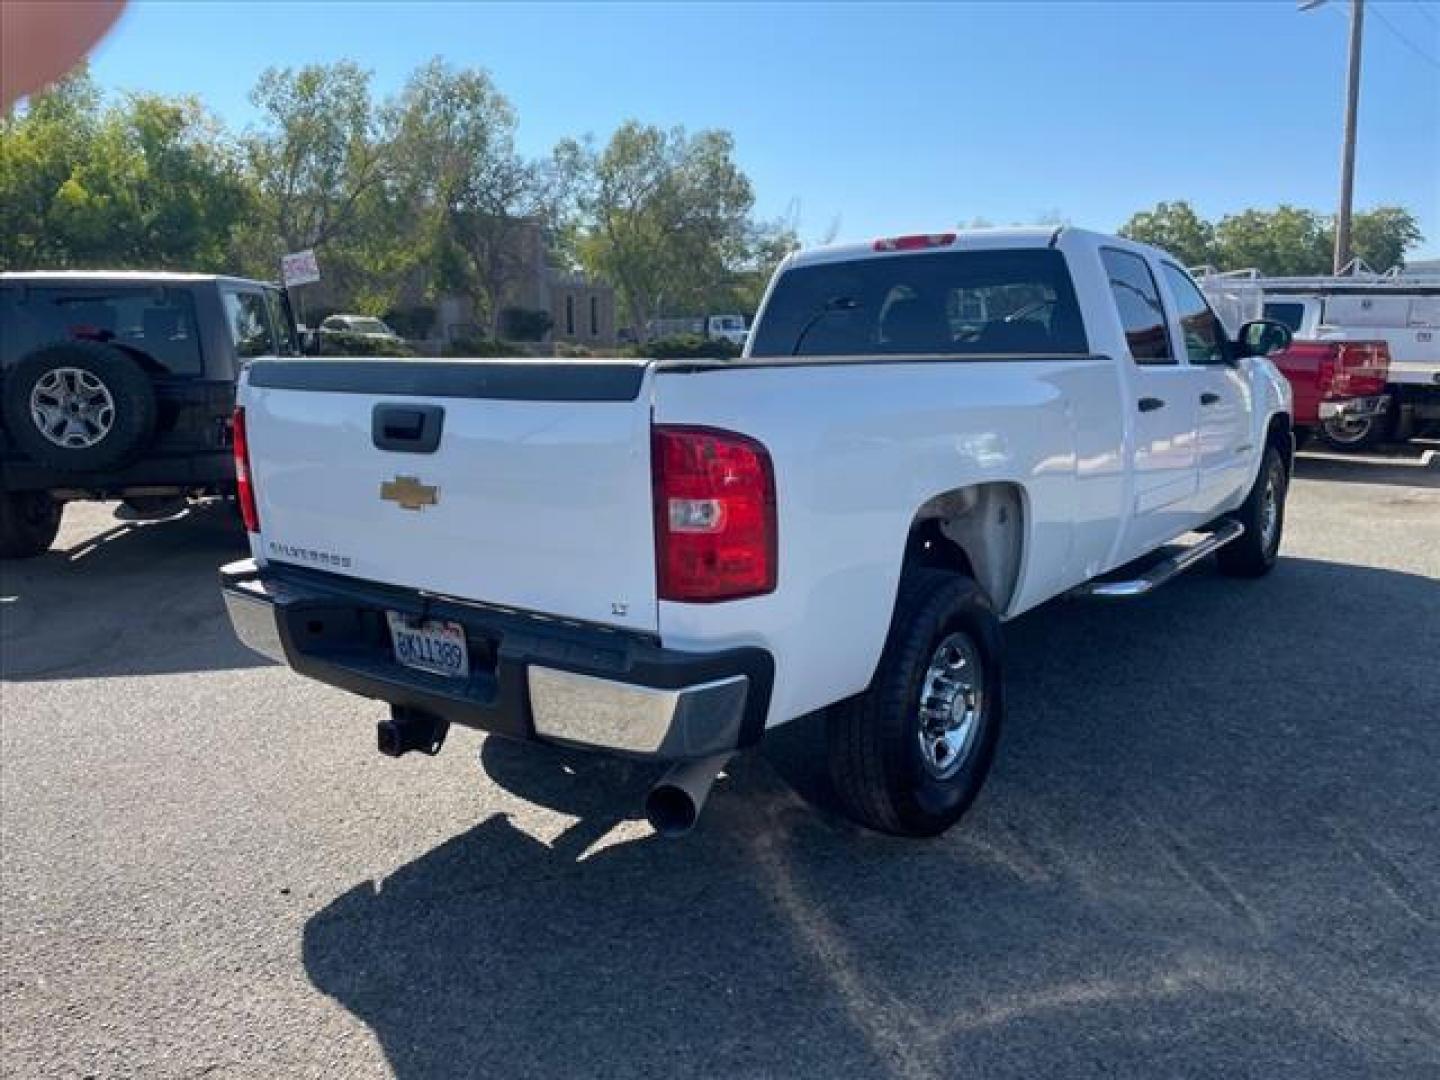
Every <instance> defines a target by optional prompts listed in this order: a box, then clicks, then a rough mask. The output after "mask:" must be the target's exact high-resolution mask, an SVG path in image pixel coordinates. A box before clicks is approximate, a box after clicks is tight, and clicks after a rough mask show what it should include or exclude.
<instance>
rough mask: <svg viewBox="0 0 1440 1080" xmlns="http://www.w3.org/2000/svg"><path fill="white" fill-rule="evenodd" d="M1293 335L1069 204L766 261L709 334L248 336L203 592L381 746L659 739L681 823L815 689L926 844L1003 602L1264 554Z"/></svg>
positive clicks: (1279, 473) (963, 745)
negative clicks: (348, 346) (471, 736)
mask: <svg viewBox="0 0 1440 1080" xmlns="http://www.w3.org/2000/svg"><path fill="white" fill-rule="evenodd" d="M1288 336H1289V335H1288V331H1286V330H1285V329H1284V328H1282V327H1277V326H1274V325H1272V324H1265V323H1263V322H1257V323H1254V324H1249V325H1246V326H1244V327H1242V328H1241V329H1240V332H1239V334H1238V336H1237V338H1236V339H1234V340H1232V339H1231V338H1230V337H1229V336H1227V334H1226V333H1225V331H1224V328H1223V327H1222V325H1221V323H1220V321H1219V319H1218V318H1217V317H1216V316H1215V315H1214V313H1213V312H1212V311H1211V309H1210V308H1209V306H1208V305H1207V303H1206V301H1205V299H1204V297H1203V296H1202V295H1201V293H1200V291H1199V290H1198V289H1197V288H1196V286H1195V284H1194V282H1193V281H1192V280H1191V279H1190V277H1189V276H1188V275H1187V274H1186V272H1185V271H1184V270H1183V269H1181V267H1180V266H1179V264H1178V263H1176V262H1175V261H1174V260H1173V259H1171V258H1170V257H1169V256H1168V255H1166V254H1165V253H1164V252H1161V251H1159V250H1156V249H1154V248H1150V247H1145V246H1142V245H1139V244H1135V243H1132V242H1130V241H1127V240H1123V239H1119V238H1116V237H1111V236H1104V235H1100V234H1096V233H1091V232H1086V231H1083V230H1079V229H1071V228H1064V229H1059V230H1053V231H1052V230H1043V231H1041V230H1000V231H980V232H966V233H959V234H957V233H940V234H926V235H917V236H903V237H895V238H887V239H883V240H878V241H875V242H873V243H865V244H858V245H852V246H842V247H831V248H820V249H816V250H812V251H804V252H801V253H798V254H796V255H792V256H791V257H790V258H788V259H786V260H785V262H784V263H783V264H782V265H781V266H780V268H779V269H778V270H777V272H776V274H775V276H774V278H773V279H772V281H771V283H770V286H769V289H768V292H767V295H766V297H765V299H764V302H763V304H762V307H761V310H760V314H759V316H758V320H757V323H756V325H755V327H754V332H753V333H752V335H751V337H750V339H749V341H748V343H747V347H746V350H745V353H744V354H743V356H742V357H740V358H739V359H737V360H733V361H686V362H667V363H659V362H655V361H646V360H592V361H579V362H577V361H562V360H520V361H500V360H461V361H456V360H446V361H419V360H408V361H404V362H394V361H383V360H319V361H307V362H303V363H297V362H294V361H291V360H287V359H274V360H270V359H262V360H258V361H256V362H254V363H252V364H251V365H250V366H249V368H248V370H247V371H246V372H245V374H244V375H243V376H242V379H241V387H240V393H239V409H238V412H237V415H236V422H235V432H236V442H235V446H236V454H237V459H238V460H237V468H238V476H239V482H240V499H241V505H242V509H243V511H244V514H245V517H246V521H247V526H248V528H249V531H250V542H251V549H252V554H253V557H252V558H251V559H248V560H244V561H241V562H238V563H233V564H231V565H229V566H226V567H224V568H222V570H221V582H222V588H223V592H224V596H225V600H226V603H227V606H228V609H229V613H230V618H231V620H232V622H233V624H234V627H235V629H236V631H237V633H238V635H239V637H240V638H241V640H243V641H244V642H246V643H247V644H249V645H250V646H251V647H252V648H254V649H256V650H257V651H259V652H261V653H264V654H266V655H268V656H271V657H273V658H276V659H278V660H281V661H283V662H285V663H288V664H289V665H291V666H292V667H293V668H294V669H295V670H296V671H298V672H300V673H301V674H304V675H307V676H310V677H312V678H315V679H319V680H321V681H323V682H327V683H330V684H332V685H335V686H339V687H342V688H344V689H347V690H351V691H353V692H355V693H357V694H361V695H365V696H367V697H371V698H375V699H378V700H380V701H383V702H386V703H388V704H389V705H390V711H389V716H388V718H386V719H383V720H381V721H380V723H379V725H378V732H379V744H380V749H381V750H383V751H385V752H387V753H390V754H399V753H403V752H405V751H407V750H422V751H426V752H435V751H436V750H438V749H439V747H440V744H441V743H442V742H443V740H444V738H445V735H446V731H447V729H448V726H449V725H450V724H452V723H459V724H462V725H467V726H471V727H475V728H479V729H482V730H484V731H487V732H491V733H494V734H497V735H502V736H508V737H512V738H517V739H525V740H538V741H541V742H549V743H555V744H563V745H566V746H571V747H582V748H586V749H590V750H595V751H602V752H611V753H619V754H626V755H632V756H636V757H641V758H648V759H652V760H659V761H665V762H668V763H671V765H672V768H671V770H670V771H669V773H667V775H666V777H665V779H663V780H662V781H661V782H660V783H658V784H657V785H656V786H655V788H654V789H653V790H652V791H651V794H650V797H649V799H648V801H647V812H648V814H649V817H650V819H651V821H652V822H653V823H654V824H655V825H656V828H657V829H658V830H659V831H661V832H665V833H671V832H681V831H684V830H685V829H686V828H688V827H689V826H690V825H691V824H692V823H693V822H694V820H695V816H696V814H697V813H698V811H699V807H700V805H701V803H702V802H703V800H704V797H705V793H706V792H707V790H708V789H709V786H710V782H711V781H712V780H713V778H714V776H715V774H716V772H717V771H718V770H719V769H720V768H722V767H723V764H724V762H725V761H726V760H728V758H729V756H730V755H732V754H734V753H735V752H736V751H738V750H741V749H744V748H746V747H750V746H753V745H754V744H755V743H757V742H758V741H760V740H761V739H762V737H763V736H764V734H765V732H766V731H768V730H770V729H772V728H774V727H776V726H777V725H780V724H784V723H786V722H788V721H791V720H793V719H795V718H797V717H800V716H804V715H807V714H814V713H817V712H822V711H823V712H824V714H825V724H826V727H827V729H828V751H827V753H828V757H829V761H830V766H831V772H832V775H833V777H834V779H835V785H836V789H837V791H838V793H839V795H840V798H841V799H842V801H843V803H844V805H845V807H846V808H847V810H848V812H849V813H851V814H852V815H853V816H854V817H855V818H856V819H857V820H858V821H860V822H862V823H864V824H865V825H868V826H870V827H872V828H876V829H880V830H884V831H888V832H892V833H897V834H903V835H932V834H935V833H938V832H940V831H942V830H944V829H945V828H947V827H949V826H950V825H951V824H952V823H953V822H954V821H956V820H957V819H958V818H959V817H960V816H961V814H962V813H963V812H964V810H965V809H966V808H967V807H968V806H969V804H970V802H971V800H972V799H973V798H974V797H975V795H976V793H977V792H978V791H979V789H980V785H981V783H982V781H983V779H984V777H985V775H986V773H987V771H988V769H989V767H990V763H991V760H992V757H993V754H994V752H995V747H996V740H997V737H998V735H999V730H1000V725H1001V719H1002V713H1003V710H1004V688H1003V682H1002V644H1001V633H1000V629H1001V624H1002V623H1003V622H1005V621H1006V620H1009V619H1013V618H1015V617H1016V616H1019V615H1021V614H1023V613H1025V612H1027V611H1030V610H1032V609H1034V608H1035V607H1036V606H1037V605H1039V604H1042V603H1044V602H1046V601H1048V600H1052V599H1054V598H1057V597H1061V596H1063V595H1065V594H1071V593H1079V594H1089V595H1092V596H1095V597H1100V598H1104V597H1135V596H1143V595H1144V594H1146V593H1147V592H1149V591H1150V590H1151V589H1152V588H1154V587H1155V586H1156V585H1158V584H1159V583H1161V582H1163V581H1164V580H1166V579H1167V578H1168V577H1170V576H1172V575H1173V574H1175V573H1176V572H1178V571H1179V570H1181V569H1183V568H1184V567H1186V566H1188V565H1190V564H1192V563H1194V562H1195V561H1197V560H1198V559H1200V558H1202V557H1203V556H1206V555H1208V554H1209V553H1211V552H1215V554H1216V558H1217V559H1218V562H1219V566H1220V569H1221V570H1222V571H1225V572H1226V573H1229V574H1233V575H1238V576H1242V577H1252V576H1258V575H1261V574H1264V573H1266V572H1267V571H1269V570H1270V569H1271V567H1272V565H1273V564H1274V562H1275V559H1276V553H1277V549H1278V547H1279V544H1280V536H1281V530H1282V526H1283V520H1284V506H1285V493H1286V489H1287V485H1288V476H1289V465H1290V460H1291V454H1292V449H1293V446H1292V433H1291V422H1292V419H1291V398H1290V390H1289V387H1288V384H1287V383H1286V381H1285V379H1284V378H1283V376H1281V375H1280V373H1279V372H1278V371H1277V370H1276V369H1275V367H1274V365H1273V364H1272V363H1271V362H1270V361H1269V360H1268V359H1267V358H1266V356H1265V355H1263V353H1264V351H1265V349H1267V348H1276V347H1283V346H1284V345H1285V344H1286V343H1287V342H1288ZM1262 343H1264V344H1262ZM1177 541H1178V543H1177ZM1137 560H1144V561H1143V564H1142V565H1139V566H1138V567H1137V566H1136V563H1137Z"/></svg>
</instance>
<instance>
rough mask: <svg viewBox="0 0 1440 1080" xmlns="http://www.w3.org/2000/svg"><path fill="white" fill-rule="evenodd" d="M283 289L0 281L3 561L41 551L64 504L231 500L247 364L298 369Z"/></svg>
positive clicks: (172, 504) (213, 280)
mask: <svg viewBox="0 0 1440 1080" xmlns="http://www.w3.org/2000/svg"><path fill="white" fill-rule="evenodd" d="M300 352H301V343H300V339H299V338H298V336H297V334H296V331H295V325H294V322H293V320H292V319H291V315H290V307H289V303H288V301H287V299H286V296H285V294H284V292H283V291H282V290H280V289H279V288H277V287H275V286H273V285H269V284H266V283H264V282H260V281H251V280H248V279H246V278H236V277H224V276H217V275H214V274H181V273H167V272H153V273H152V272H140V271H115V272H100V271H56V272H25V273H6V274H0V558H29V557H32V556H36V555H40V554H42V553H43V552H44V551H46V550H47V549H48V548H49V547H50V544H51V543H52V541H53V540H54V539H55V536H56V533H57V532H58V530H59V528H60V518H61V515H62V513H63V509H64V506H65V504H66V503H67V502H73V501H76V500H81V499H122V500H125V502H126V504H127V509H128V510H130V511H131V512H133V514H134V515H135V516H168V515H170V514H173V513H175V512H176V510H178V509H180V508H182V507H183V506H184V504H185V501H186V500H187V499H189V498H193V497H208V496H215V495H226V494H229V493H232V492H233V491H234V481H235V465H234V456H233V454H232V452H231V447H230V418H231V414H232V413H233V411H234V408H235V379H236V375H237V374H238V372H239V370H240V368H241V367H242V366H243V365H244V364H245V363H246V362H247V361H248V360H249V358H251V357H254V356H259V355H272V356H273V355H277V354H278V355H281V356H298V355H299V354H300Z"/></svg>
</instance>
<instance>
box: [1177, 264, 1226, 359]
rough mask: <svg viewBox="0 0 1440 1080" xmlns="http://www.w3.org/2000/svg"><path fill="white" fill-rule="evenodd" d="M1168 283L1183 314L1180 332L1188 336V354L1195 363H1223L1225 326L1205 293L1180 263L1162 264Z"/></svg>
mask: <svg viewBox="0 0 1440 1080" xmlns="http://www.w3.org/2000/svg"><path fill="white" fill-rule="evenodd" d="M1161 266H1162V268H1163V270H1164V273H1165V283H1166V284H1167V285H1169V286H1170V291H1171V292H1172V293H1173V294H1174V295H1175V306H1176V313H1177V314H1178V315H1179V316H1180V333H1181V334H1182V335H1183V336H1184V339H1185V355H1186V356H1187V357H1189V359H1190V363H1192V364H1220V363H1224V361H1225V355H1226V342H1227V340H1228V339H1227V337H1226V335H1225V326H1224V324H1223V323H1221V321H1220V317H1219V316H1218V315H1216V314H1215V312H1213V311H1211V310H1210V305H1209V304H1208V303H1206V302H1205V294H1204V293H1202V292H1201V291H1200V288H1199V286H1197V285H1196V284H1195V282H1194V281H1192V280H1191V279H1190V275H1189V274H1187V273H1185V271H1184V270H1181V269H1180V268H1179V267H1178V266H1174V265H1172V264H1170V263H1162V264H1161Z"/></svg>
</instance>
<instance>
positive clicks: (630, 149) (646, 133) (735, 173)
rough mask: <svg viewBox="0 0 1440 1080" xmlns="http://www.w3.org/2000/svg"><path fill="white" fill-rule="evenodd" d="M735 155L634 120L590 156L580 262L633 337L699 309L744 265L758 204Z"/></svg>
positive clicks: (711, 141) (707, 137) (714, 141)
mask: <svg viewBox="0 0 1440 1080" xmlns="http://www.w3.org/2000/svg"><path fill="white" fill-rule="evenodd" d="M734 150H735V145H734V140H733V139H732V137H731V136H730V135H729V133H727V132H723V131H702V132H700V133H698V134H696V135H693V136H692V135H688V134H686V132H685V130H684V129H683V128H673V129H671V130H669V131H665V130H662V129H661V128H658V127H653V126H649V125H645V124H641V123H639V122H638V121H634V120H631V121H627V122H626V123H625V124H623V125H622V126H621V127H620V129H619V130H618V131H616V132H615V134H614V135H613V136H611V138H610V141H609V143H607V144H606V146H605V148H604V149H603V150H601V151H599V152H598V153H596V152H593V151H587V152H586V154H585V160H584V176H585V189H584V194H583V197H582V199H581V207H582V209H583V211H584V212H585V213H586V214H587V215H588V221H587V223H586V225H585V227H584V229H583V231H582V235H581V236H580V239H579V242H578V245H577V250H578V253H579V257H580V261H581V263H582V264H583V265H584V266H585V268H586V269H587V270H588V271H589V272H590V273H592V274H593V275H594V276H596V277H597V278H600V279H601V280H605V281H609V282H610V283H611V284H613V285H614V286H615V288H616V290H617V292H618V293H619V296H620V300H621V303H622V305H623V311H624V316H625V318H626V319H627V320H628V323H629V325H630V327H631V328H632V330H633V331H634V333H635V335H636V337H637V338H640V339H643V338H644V337H645V336H646V327H647V326H648V324H649V323H650V322H651V320H653V319H655V318H657V317H659V316H660V315H661V314H662V313H663V312H664V311H675V312H684V311H687V310H693V309H695V308H697V307H703V306H704V304H705V300H706V298H707V297H708V296H709V295H712V294H713V290H714V288H715V285H716V283H717V282H725V281H727V280H729V279H730V278H731V276H732V274H733V273H734V271H735V269H736V268H737V267H739V266H740V265H741V264H742V263H743V262H744V260H745V258H746V256H747V254H748V252H749V247H750V245H749V243H748V241H749V239H750V237H751V223H750V218H749V214H750V209H751V207H752V206H753V204H754V201H755V197H754V193H753V191H752V189H751V187H750V181H749V180H748V179H747V178H746V176H745V174H744V173H743V172H742V171H741V170H740V168H739V166H738V165H736V164H735V161H734V158H733V156H734Z"/></svg>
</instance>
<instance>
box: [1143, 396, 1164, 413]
mask: <svg viewBox="0 0 1440 1080" xmlns="http://www.w3.org/2000/svg"><path fill="white" fill-rule="evenodd" d="M1164 407H1165V402H1164V401H1163V400H1161V399H1160V398H1158V397H1142V398H1141V399H1140V411H1141V412H1154V411H1155V410H1156V409H1163V408H1164Z"/></svg>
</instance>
